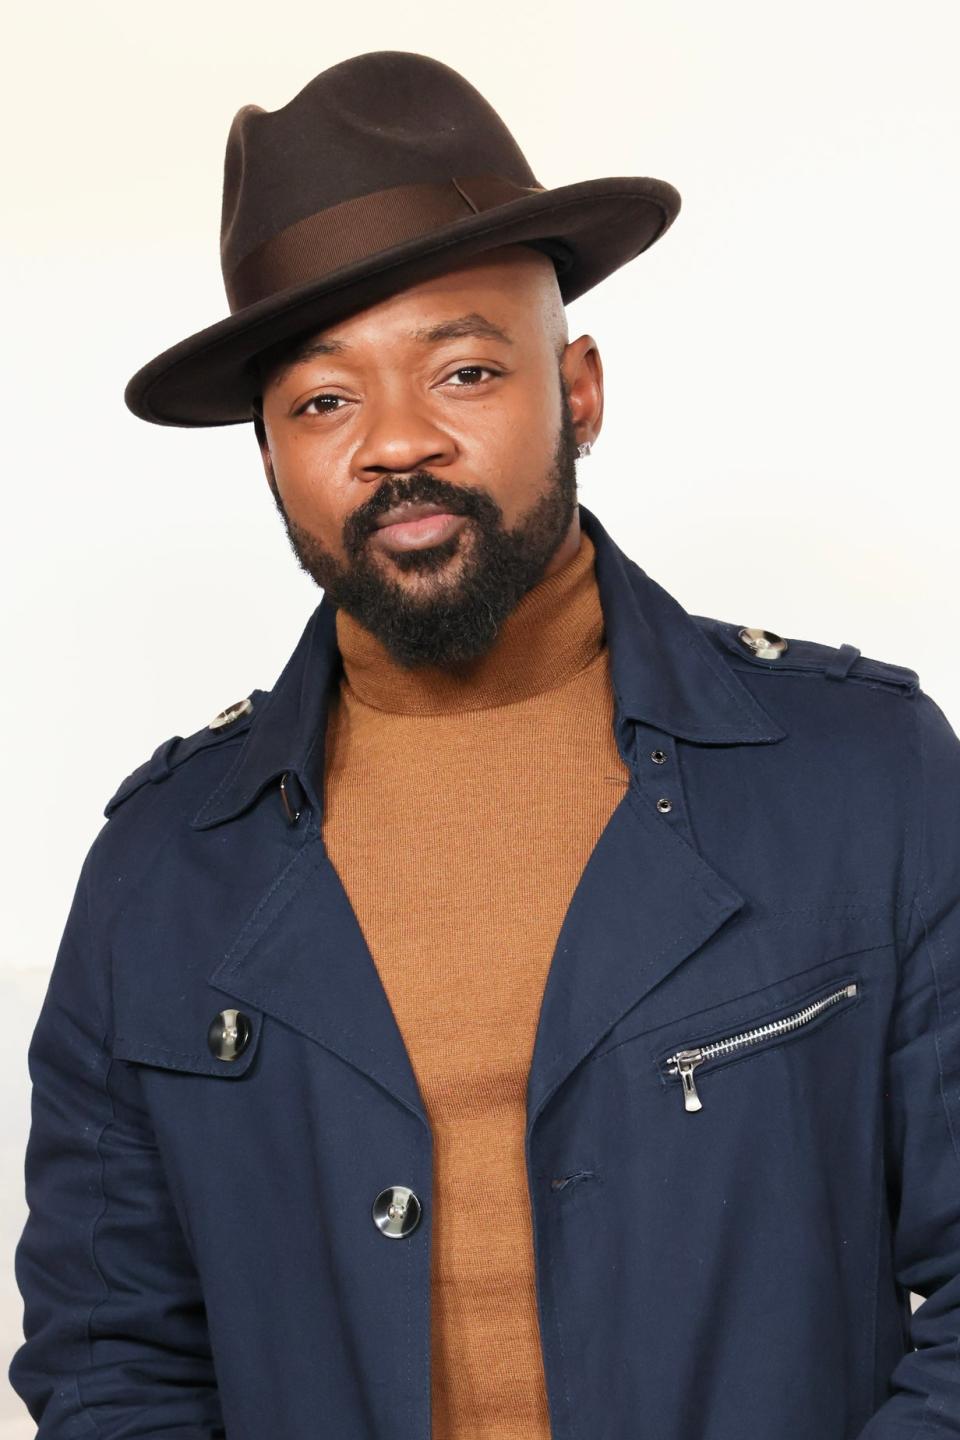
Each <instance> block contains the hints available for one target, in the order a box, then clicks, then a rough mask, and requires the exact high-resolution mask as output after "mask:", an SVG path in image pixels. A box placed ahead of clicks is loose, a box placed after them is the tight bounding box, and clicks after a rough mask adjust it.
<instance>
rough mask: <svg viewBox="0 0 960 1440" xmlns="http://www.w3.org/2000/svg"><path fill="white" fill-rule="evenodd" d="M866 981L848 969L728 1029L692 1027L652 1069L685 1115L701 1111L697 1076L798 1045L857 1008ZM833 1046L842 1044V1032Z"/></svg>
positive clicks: (701, 1103)
mask: <svg viewBox="0 0 960 1440" xmlns="http://www.w3.org/2000/svg"><path fill="white" fill-rule="evenodd" d="M864 983H865V982H864V976H863V973H862V971H861V970H860V969H859V968H855V969H849V970H848V971H847V972H846V973H845V974H843V975H842V976H837V975H835V976H833V977H832V978H831V979H830V980H829V981H825V982H823V983H821V984H820V985H818V986H816V987H815V988H814V989H813V990H811V991H809V992H808V993H807V994H806V995H804V996H798V997H796V998H795V999H793V1000H790V1001H787V1002H783V1003H780V1004H778V1005H776V1006H773V1007H772V1008H771V1007H770V1006H769V1005H768V1006H767V1007H760V1008H759V1009H755V1010H754V1013H752V1015H751V1016H749V1017H748V1018H747V1019H746V1020H745V1021H743V1022H742V1023H738V1024H737V1025H736V1026H734V1028H732V1029H731V1028H729V1027H727V1026H724V1027H720V1028H718V1029H714V1030H711V1031H709V1032H707V1033H703V1032H702V1031H697V1030H696V1029H695V1027H694V1024H693V1023H691V1026H690V1029H689V1031H687V1032H683V1031H681V1035H685V1036H686V1038H682V1039H681V1040H680V1042H679V1043H678V1044H674V1045H671V1047H670V1048H669V1049H668V1050H666V1051H660V1052H659V1053H658V1054H657V1056H656V1068H657V1073H658V1075H659V1077H660V1079H661V1082H662V1083H663V1084H665V1085H667V1086H672V1087H673V1088H676V1089H677V1091H678V1093H679V1094H680V1095H682V1098H683V1108H684V1110H685V1111H687V1112H688V1113H690V1112H693V1111H697V1110H702V1109H703V1099H702V1097H701V1094H700V1091H699V1090H698V1089H697V1078H698V1077H700V1078H702V1077H703V1076H706V1075H708V1074H710V1072H711V1071H713V1070H717V1069H721V1068H722V1067H724V1066H726V1065H733V1064H738V1063H739V1062H740V1061H743V1060H749V1059H750V1058H752V1057H753V1056H756V1055H762V1054H763V1053H764V1052H765V1051H767V1050H769V1049H771V1048H772V1047H774V1046H778V1045H789V1044H794V1043H796V1042H798V1041H800V1042H802V1041H803V1040H804V1039H806V1038H808V1037H810V1036H811V1035H812V1034H813V1033H814V1032H815V1031H816V1030H818V1029H820V1028H821V1027H823V1026H825V1025H826V1024H828V1023H830V1022H834V1023H835V1022H836V1021H837V1020H838V1019H839V1018H840V1017H843V1016H844V1015H848V1014H849V1012H850V1011H851V1010H853V1009H855V1008H856V1006H857V1005H859V1004H860V1003H861V1001H862V998H863V990H864ZM837 1043H843V1036H842V1034H841V1035H840V1036H839V1037H838V1039H837Z"/></svg>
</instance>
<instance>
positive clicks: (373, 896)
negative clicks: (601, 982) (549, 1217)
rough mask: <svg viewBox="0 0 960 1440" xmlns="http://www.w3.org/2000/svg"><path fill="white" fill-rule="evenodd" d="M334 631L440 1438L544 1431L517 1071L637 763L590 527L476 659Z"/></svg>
mask: <svg viewBox="0 0 960 1440" xmlns="http://www.w3.org/2000/svg"><path fill="white" fill-rule="evenodd" d="M336 625H337V640H338V644H339V647H340V651H341V654H342V656H343V662H344V674H343V676H342V678H341V682H340V687H339V694H334V696H333V697H332V703H331V707H330V715H329V722H328V730H327V739H326V754H325V780H324V789H325V800H324V838H325V841H326V845H327V849H328V852H329V856H330V859H331V861H332V863H333V865H334V867H335V869H336V870H337V873H338V875H339V876H340V879H341V882H342V884H343V886H344V889H345V891H346V894H347V896H348V898H349V900H350V902H351V904H352V906H353V909H354V911H355V913H356V916H357V920H358V923H359V925H360V928H361V930H362V932H363V935H364V938H365V940H366V942H367V945H368V947H369V950H370V954H371V957H372V960H373V963H374V965H375V966H376V969H377V972H378V974H379V976H380V979H381V982H382V984H383V986H384V989H385V991H386V994H387V997H388V999H389V1002H390V1005H391V1008H392V1010H393V1014H394V1016H395V1018H396V1021H397V1024H398V1026H399V1029H400V1033H401V1035H402V1036H403V1040H404V1043H405V1045H406V1047H407V1052H408V1054H409V1056H410V1061H411V1065H412V1067H413V1071H414V1073H415V1075H416V1078H417V1082H418V1085H419V1088H420V1093H421V1096H422V1099H423V1103H424V1107H425V1109H426V1112H427V1115H428V1118H429V1121H430V1126H431V1130H432V1134H433V1156H434V1175H433V1194H432V1197H431V1201H432V1205H431V1210H432V1213H431V1217H430V1218H431V1223H432V1247H431V1350H432V1358H431V1389H432V1406H433V1432H432V1433H433V1440H548V1437H549V1436H550V1424H549V1416H548V1409H547V1399H546V1391H545V1387H544V1375H543V1364H542V1356H541V1348H540V1332H539V1321H538V1313H537V1297H536V1289H535V1279H534V1274H535V1272H534V1256H533V1237H532V1229H531V1209H530V1195H529V1190H528V1183H527V1174H526V1162H525V1156H524V1130H525V1123H526V1083H527V1073H528V1070H529V1066H530V1059H531V1055H532V1052H533V1043H534V1036H535V1033H536V1026H537V1018H538V1015H539V1009H540V1001H541V997H542V994H543V987H544V984H545V981H546V976H547V972H548V969H549V966H550V961H551V959H552V956H553V952H554V948H555V945H556V941H557V935H558V933H559V930H560V925H561V922H562V920H563V917H564V914H565V912H566V909H567V906H568V904H569V902H570V899H571V896H572V894H573V891H574V889H575V887H576V885H577V882H578V880H579V878H580V875H581V873H582V871H583V868H584V866H585V864H586V862H587V860H588V858H589V855H590V852H591V850H592V849H593V847H594V845H595V844H596V841H597V839H598V837H599V835H600V833H601V831H602V829H603V828H604V826H605V824H606V822H607V820H608V819H609V817H610V815H611V813H612V811H613V810H614V808H615V807H616V805H617V804H618V802H619V801H620V799H621V797H622V795H623V793H624V790H625V789H626V788H627V784H628V775H629V772H628V770H627V767H626V765H625V764H624V762H623V760H622V758H621V756H620V754H619V752H618V750H617V747H616V743H615V740H614V734H613V696H612V691H611V685H610V674H609V665H608V652H607V648H606V641H605V636H604V629H603V612H602V609H601V606H600V597H599V592H598V590H597V585H596V576H595V571H594V547H593V543H592V541H591V540H590V538H589V536H588V535H587V534H586V533H585V532H583V531H581V535H580V548H579V550H578V552H577V554H576V555H575V556H574V557H573V558H572V559H570V560H569V561H567V562H566V563H565V564H564V565H563V566H562V567H561V569H559V570H558V571H556V572H555V573H554V574H552V575H548V576H546V577H545V578H543V579H541V580H540V582H539V583H538V584H537V585H535V586H534V587H533V588H532V589H531V590H529V591H528V592H527V593H526V595H524V596H523V597H522V599H521V600H520V602H519V603H518V605H517V606H516V607H515V609H514V610H513V611H512V612H511V613H510V615H509V616H508V617H507V620H506V621H505V622H504V624H503V625H502V627H501V629H500V631H499V633H498V635H497V638H496V641H495V643H494V645H493V646H492V648H491V649H490V650H489V651H488V652H487V653H486V654H485V655H483V656H481V657H480V658H479V659H477V660H475V661H471V662H469V663H464V664H461V665H459V666H456V667H452V668H450V669H445V668H442V667H436V668H434V667H427V668H418V669H414V670H405V669H404V668H403V667H402V666H400V665H399V664H397V663H396V662H395V661H394V660H393V659H392V657H391V656H390V655H389V653H388V652H387V651H386V650H385V648H384V647H383V646H382V645H381V643H380V642H379V641H378V640H377V639H376V637H375V636H374V635H373V634H372V633H371V632H370V631H368V630H366V629H365V628H364V627H362V626H360V625H359V624H358V623H357V622H356V621H355V620H353V618H352V617H351V616H349V615H347V614H346V613H345V612H344V611H342V610H338V612H337V615H336ZM387 1178H389V1179H394V1178H396V1179H397V1180H399V1181H402V1180H403V1179H404V1177H403V1176H399V1177H387ZM393 1243H398V1244H405V1243H407V1242H406V1241H397V1242H393Z"/></svg>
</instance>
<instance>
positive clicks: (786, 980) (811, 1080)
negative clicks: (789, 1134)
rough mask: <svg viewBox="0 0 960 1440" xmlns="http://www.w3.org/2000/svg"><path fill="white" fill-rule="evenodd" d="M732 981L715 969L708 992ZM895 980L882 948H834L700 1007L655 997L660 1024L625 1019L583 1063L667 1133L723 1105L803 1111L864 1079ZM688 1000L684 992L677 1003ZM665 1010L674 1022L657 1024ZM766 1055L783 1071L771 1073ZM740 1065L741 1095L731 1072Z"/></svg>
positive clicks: (727, 971) (724, 970)
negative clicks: (819, 1095) (812, 1094)
mask: <svg viewBox="0 0 960 1440" xmlns="http://www.w3.org/2000/svg"><path fill="white" fill-rule="evenodd" d="M733 975H734V967H733V966H732V965H731V966H728V965H726V964H720V965H717V966H715V967H714V968H713V969H712V971H711V980H712V982H713V993H714V994H715V993H716V992H717V991H718V990H720V989H721V988H722V987H732V986H733V984H734V983H735V981H734V979H733ZM701 978H702V977H701ZM895 979H896V950H895V946H894V945H893V944H892V943H886V944H883V945H873V946H865V947H863V948H856V949H848V948H846V947H842V948H841V949H840V950H839V951H838V953H836V954H834V955H832V956H829V957H828V958H826V959H821V960H820V961H818V962H817V963H816V964H815V965H813V966H808V967H807V968H806V969H803V970H799V971H797V972H796V973H792V974H786V975H784V976H783V977H782V978H781V979H777V980H774V981H772V982H771V983H769V984H766V985H760V986H754V987H752V988H746V987H745V988H744V989H743V991H742V993H740V994H739V995H734V996H731V997H730V998H728V999H718V1000H717V1001H716V1003H714V1004H712V1005H709V1006H703V1007H701V1008H695V1009H690V1008H688V1007H686V1006H682V1005H678V1004H677V1003H676V1000H677V997H676V996H675V997H674V1003H673V1006H671V1005H670V1001H669V999H668V998H667V997H666V995H665V994H664V995H663V996H662V997H661V1002H660V1007H661V1008H660V1014H659V1015H654V1014H651V1017H650V1020H649V1022H648V1024H647V1025H646V1026H642V1025H639V1024H638V1019H639V1018H640V1017H638V1016H636V1015H635V1016H633V1017H628V1018H626V1019H625V1020H624V1021H623V1022H622V1025H621V1026H620V1027H617V1029H615V1030H614V1031H613V1032H612V1033H611V1035H610V1036H609V1037H608V1040H607V1041H606V1043H604V1044H603V1045H602V1046H601V1048H600V1049H599V1050H598V1051H597V1052H596V1054H595V1056H594V1057H593V1061H592V1062H591V1064H593V1063H596V1064H597V1065H598V1067H599V1070H600V1071H601V1072H604V1071H606V1072H607V1073H606V1076H605V1079H606V1080H607V1083H609V1081H610V1080H611V1079H615V1083H616V1089H617V1093H618V1094H620V1095H621V1096H623V1097H628V1096H629V1097H630V1104H631V1105H636V1104H637V1103H640V1104H641V1105H642V1106H643V1107H644V1113H645V1114H646V1115H648V1117H649V1118H650V1119H651V1120H653V1119H655V1117H658V1116H659V1117H660V1118H662V1119H664V1120H665V1121H669V1123H670V1124H671V1126H672V1124H673V1121H674V1119H675V1118H676V1119H677V1120H682V1119H683V1117H685V1116H687V1115H691V1114H694V1113H696V1112H698V1111H701V1110H702V1111H703V1112H704V1115H705V1116H706V1117H710V1116H711V1115H712V1116H713V1118H714V1119H718V1118H721V1117H722V1116H724V1114H725V1113H727V1112H728V1111H729V1104H731V1103H732V1104H734V1105H735V1108H736V1112H737V1113H738V1114H741V1115H742V1116H744V1117H746V1116H748V1115H749V1113H750V1110H751V1107H752V1106H753V1105H757V1104H760V1105H765V1104H766V1103H767V1102H778V1103H781V1104H789V1103H792V1100H791V1097H792V1099H797V1100H800V1101H801V1103H802V1097H803V1095H804V1093H806V1092H808V1091H809V1090H810V1089H813V1088H816V1089H819V1090H822V1091H824V1092H826V1090H827V1089H828V1088H830V1087H835V1086H839V1087H841V1092H842V1089H843V1087H844V1086H845V1085H846V1083H847V1080H848V1079H849V1077H851V1076H854V1075H855V1074H856V1073H857V1072H858V1070H859V1071H860V1072H861V1073H862V1074H863V1075H864V1076H866V1075H867V1072H868V1070H871V1069H872V1067H873V1066H874V1065H875V1064H876V1061H877V1056H878V1052H879V1049H882V1041H883V1028H884V1019H883V1017H884V1015H885V1014H886V1012H887V1009H888V1005H889V994H890V991H891V988H892V987H893V985H894V984H895ZM690 994H691V991H689V990H687V991H684V996H685V998H687V999H689V996H690ZM670 1008H673V1009H674V1010H675V1013H674V1014H673V1015H672V1016H671V1018H670V1019H669V1020H666V1021H665V1020H664V1019H663V1015H664V1013H665V1012H666V1011H668V1010H669V1009H670ZM774 1052H776V1056H777V1057H778V1060H779V1059H780V1058H781V1057H782V1063H777V1064H776V1065H774V1064H773V1060H774ZM764 1057H767V1059H764ZM744 1066H745V1067H746V1070H744V1072H743V1073H744V1076H746V1073H747V1070H749V1072H750V1077H749V1088H748V1089H747V1090H742V1089H741V1087H740V1086H739V1085H738V1084H736V1083H735V1080H734V1077H733V1076H732V1075H731V1073H730V1072H732V1071H734V1070H737V1073H738V1074H739V1067H744ZM608 1067H609V1070H608ZM658 1091H659V1092H660V1096H662V1098H663V1107H662V1108H661V1106H660V1105H659V1104H658V1094H657V1092H658ZM607 1093H608V1094H609V1091H608V1092H607ZM838 1093H839V1092H838ZM674 1106H675V1107H676V1109H675V1110H674V1108H673V1107H674ZM651 1107H652V1108H651Z"/></svg>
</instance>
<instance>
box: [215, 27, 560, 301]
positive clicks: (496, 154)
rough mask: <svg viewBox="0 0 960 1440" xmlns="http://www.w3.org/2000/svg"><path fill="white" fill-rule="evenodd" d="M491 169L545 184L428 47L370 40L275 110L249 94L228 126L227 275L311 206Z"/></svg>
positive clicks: (496, 119)
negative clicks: (395, 46) (381, 46)
mask: <svg viewBox="0 0 960 1440" xmlns="http://www.w3.org/2000/svg"><path fill="white" fill-rule="evenodd" d="M481 174H493V175H499V176H502V177H503V178H504V179H506V180H508V181H511V182H512V183H513V184H515V185H518V186H536V185H538V184H539V182H538V181H537V179H536V177H535V176H534V174H533V172H532V170H531V169H530V166H529V164H528V163H527V160H526V158H525V156H524V155H523V152H522V151H521V149H520V147H519V146H518V145H517V142H516V141H515V140H514V138H513V136H512V135H511V133H510V131H509V130H508V129H507V127H506V125H505V124H504V122H503V120H502V119H501V118H500V116H499V115H498V114H497V112H496V111H495V110H494V108H493V106H492V105H491V104H490V103H489V101H488V100H486V99H485V98H484V97H483V96H482V95H481V94H480V92H479V91H478V90H476V89H475V88H474V86H473V85H471V84H470V82H469V81H468V80H466V79H465V78H464V77H463V76H462V75H460V74H458V72H457V71H456V70H453V69H451V67H450V66H449V65H445V64H444V63H443V62H442V61H440V60H435V59H433V58H432V57H431V56H429V55H419V54H416V53H415V52H412V51H406V50H374V51H369V52H368V53H366V54H363V55H355V56H352V57H350V58H349V59H347V60H343V61H341V62H340V63H338V64H336V65H333V66H331V67H330V68H329V69H327V70H323V71H321V73H320V74H319V75H316V76H314V78H313V79H312V80H310V81H309V82H308V83H307V84H306V85H304V86H303V88H302V89H301V90H300V91H298V93H297V94H296V95H294V97H293V98H292V99H291V100H289V101H288V102H287V104H286V105H283V106H281V107H280V108H279V109H278V110H264V109H263V108H262V107H261V106H259V105H244V106H243V107H242V108H241V109H240V110H238V111H237V113H236V115H235V116H234V119H233V122H232V124H231V126H230V132H229V135H228V137H227V147H226V156H225V160H224V174H223V200H222V212H221V230H220V259H221V267H222V270H223V277H224V282H225V284H226V285H227V286H228V288H229V282H230V278H231V276H232V275H233V274H234V272H235V271H236V269H237V266H238V265H240V263H241V261H243V260H244V259H245V258H246V257H247V256H248V255H251V254H252V253H253V252H254V251H255V250H257V249H258V247H260V246H262V245H264V244H266V242H267V241H269V240H270V239H271V238H272V237H273V236H275V235H277V234H279V233H280V232H281V231H284V230H287V229H288V228H289V227H290V226H292V225H295V224H297V222H299V221H301V220H305V219H306V218H307V217H309V216H311V215H315V214H317V213H318V212H322V211H324V210H327V209H329V208H330V207H332V206H335V205H339V204H341V203H342V202H344V201H348V200H352V199H356V198H357V197H359V196H361V195H368V194H371V193H373V192H376V191H380V190H389V189H390V188H391V187H393V186H401V185H415V184H420V183H437V182H443V181H449V180H450V179H451V178H452V177H453V176H457V175H481Z"/></svg>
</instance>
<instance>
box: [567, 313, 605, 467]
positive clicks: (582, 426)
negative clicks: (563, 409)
mask: <svg viewBox="0 0 960 1440" xmlns="http://www.w3.org/2000/svg"><path fill="white" fill-rule="evenodd" d="M561 369H562V370H563V377H564V381H565V382H566V388H567V399H568V403H569V406H570V413H571V415H572V416H573V423H574V427H575V429H576V432H577V441H578V443H579V444H581V445H582V444H583V443H584V442H585V441H587V442H589V443H590V444H592V443H593V442H594V440H596V438H597V436H598V435H599V434H600V430H601V428H602V425H603V364H602V362H601V359H600V351H599V349H598V347H597V342H596V341H595V340H594V338H593V336H592V335H581V336H579V338H578V339H576V340H574V341H573V342H572V343H571V344H569V345H568V346H567V348H566V350H565V352H564V355H563V360H562V361H561Z"/></svg>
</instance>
